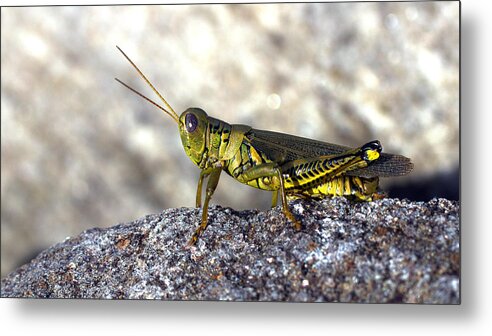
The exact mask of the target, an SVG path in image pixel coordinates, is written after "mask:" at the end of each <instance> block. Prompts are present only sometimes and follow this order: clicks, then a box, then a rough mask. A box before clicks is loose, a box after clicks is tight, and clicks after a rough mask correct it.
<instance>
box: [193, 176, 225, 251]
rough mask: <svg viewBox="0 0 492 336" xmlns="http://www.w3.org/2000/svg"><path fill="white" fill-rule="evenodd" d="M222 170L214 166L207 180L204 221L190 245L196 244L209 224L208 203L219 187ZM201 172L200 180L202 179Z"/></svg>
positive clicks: (203, 212)
mask: <svg viewBox="0 0 492 336" xmlns="http://www.w3.org/2000/svg"><path fill="white" fill-rule="evenodd" d="M221 172H222V168H221V167H218V168H213V169H212V171H211V172H210V177H209V179H208V181H207V189H206V191H205V193H206V194H205V202H204V203H203V208H202V222H201V224H200V226H199V227H198V228H197V229H196V230H195V233H193V236H192V237H191V239H190V241H189V242H188V246H192V245H195V243H196V242H197V240H198V237H200V235H201V234H202V233H203V231H205V229H206V228H207V224H208V203H209V202H210V198H212V195H213V194H214V191H215V188H217V184H218V183H219V178H220V173H221ZM201 176H202V175H201V174H200V180H202V178H201Z"/></svg>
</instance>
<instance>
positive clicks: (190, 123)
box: [185, 113, 198, 133]
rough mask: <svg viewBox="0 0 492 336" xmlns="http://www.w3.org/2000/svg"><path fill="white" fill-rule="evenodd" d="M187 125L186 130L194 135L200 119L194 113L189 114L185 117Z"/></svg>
mask: <svg viewBox="0 0 492 336" xmlns="http://www.w3.org/2000/svg"><path fill="white" fill-rule="evenodd" d="M185 125H186V130H187V131H188V132H189V133H192V132H194V131H195V129H196V126H198V119H197V118H196V116H195V115H194V114H193V113H188V114H187V115H186V117H185Z"/></svg>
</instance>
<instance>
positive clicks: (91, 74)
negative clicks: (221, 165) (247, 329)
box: [1, 2, 459, 277]
mask: <svg viewBox="0 0 492 336" xmlns="http://www.w3.org/2000/svg"><path fill="white" fill-rule="evenodd" d="M1 28H2V29H1V34H2V35H1V276H2V277H4V276H5V275H6V274H7V273H8V272H10V271H12V270H14V269H15V268H16V267H18V266H20V265H22V264H23V263H26V262H28V261H29V260H30V259H31V258H33V257H34V256H36V254H37V253H39V252H40V251H41V250H43V249H45V248H47V247H48V246H50V245H52V244H54V243H56V242H59V241H62V240H63V239H64V238H65V237H68V236H74V235H77V234H79V233H80V232H81V231H83V230H85V229H88V228H92V227H108V226H113V225H115V224H117V223H119V222H128V221H131V220H133V219H135V218H138V217H141V216H144V215H146V214H150V213H157V212H160V211H162V210H163V209H166V208H170V207H193V206H194V200H195V193H196V184H197V181H198V175H199V169H198V168H197V167H196V166H194V165H193V163H191V161H190V160H189V159H188V158H187V157H186V155H185V153H184V151H183V149H182V146H181V142H180V139H179V134H178V131H177V127H176V125H175V124H174V122H173V120H172V119H171V118H169V117H168V116H167V115H165V114H163V113H162V112H160V111H159V110H157V109H156V108H154V107H153V106H152V105H150V104H148V103H147V102H145V101H144V100H142V99H141V98H140V97H138V96H136V95H134V94H133V93H131V92H130V91H128V90H127V89H125V88H123V87H122V86H121V85H120V84H118V83H117V82H115V80H114V77H118V78H119V79H121V80H123V81H125V82H127V83H129V84H130V85H131V86H133V87H135V88H137V89H138V90H140V91H142V92H144V93H145V94H147V95H148V96H149V97H151V98H152V99H157V98H156V97H155V95H154V94H153V93H152V91H151V90H150V88H148V87H147V86H146V85H145V83H144V82H143V81H142V80H141V79H140V78H139V76H138V75H137V73H136V72H135V71H134V70H133V69H132V68H131V66H130V64H129V63H128V62H127V61H126V60H125V59H124V58H123V56H122V55H121V54H120V53H119V52H118V51H117V49H116V48H115V45H118V46H120V47H121V48H122V49H123V50H124V51H125V52H126V53H127V54H128V55H129V56H130V57H131V58H132V59H133V61H134V62H135V63H136V64H137V65H138V66H139V67H140V68H141V69H142V70H143V72H144V73H145V74H147V76H148V77H149V79H150V80H151V81H152V82H153V83H154V84H155V86H156V87H157V88H158V89H159V90H160V91H161V93H162V94H163V95H164V97H166V99H167V100H168V102H169V103H170V104H171V105H172V106H173V108H174V109H175V110H176V111H177V112H178V114H179V113H181V112H182V111H184V110H185V109H186V108H188V107H190V106H194V107H201V108H203V109H204V110H205V111H207V112H208V114H209V115H212V116H214V117H216V118H219V119H222V120H224V121H227V122H229V123H242V124H249V125H251V126H253V127H255V128H258V129H269V130H275V131H281V132H285V133H290V134H295V135H299V136H304V137H310V138H314V139H319V140H322V141H326V142H332V143H338V144H343V145H348V146H359V145H361V144H363V143H365V142H367V141H369V140H373V139H379V140H380V141H381V142H382V144H383V148H384V151H386V152H392V153H399V154H403V155H405V156H408V157H410V158H412V160H413V162H414V164H415V168H414V171H413V172H412V173H411V174H410V175H408V176H406V177H400V178H393V179H385V180H383V181H382V186H383V188H384V189H386V190H387V191H389V194H390V196H393V197H401V198H409V199H411V200H418V201H425V200H429V199H431V198H432V197H446V198H448V199H459V3H458V2H399V3H324V4H261V5H174V6H173V5H168V6H97V7H90V6H89V7H33V8H29V7H27V8H2V11H1ZM270 197H271V195H270V193H267V192H262V191H260V190H256V189H253V188H250V187H248V186H244V185H241V184H239V183H237V182H235V181H233V180H232V179H231V178H230V177H228V176H226V175H223V176H222V178H221V181H220V183H219V186H218V188H217V191H216V193H215V195H214V198H213V200H212V203H215V204H221V205H223V206H230V207H232V208H235V209H249V208H260V209H268V208H269V206H270Z"/></svg>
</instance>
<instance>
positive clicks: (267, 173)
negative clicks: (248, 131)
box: [236, 162, 301, 231]
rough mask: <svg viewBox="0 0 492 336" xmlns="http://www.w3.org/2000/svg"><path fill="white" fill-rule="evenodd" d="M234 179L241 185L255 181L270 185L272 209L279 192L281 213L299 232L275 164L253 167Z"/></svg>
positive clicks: (280, 175)
mask: <svg viewBox="0 0 492 336" xmlns="http://www.w3.org/2000/svg"><path fill="white" fill-rule="evenodd" d="M236 179H237V180H238V181H240V182H242V183H246V184H247V183H248V182H251V181H254V180H257V179H261V180H262V183H264V184H265V183H267V184H269V185H270V187H271V190H272V191H273V196H272V207H274V206H275V205H276V204H277V197H278V193H279V192H280V198H281V200H282V207H283V209H282V210H283V213H284V214H285V216H287V218H288V219H290V221H291V222H292V223H294V227H295V229H296V230H297V231H299V230H301V223H300V222H299V221H298V220H297V219H296V218H295V217H294V215H293V214H292V212H290V210H289V206H288V204H287V193H286V192H285V185H284V179H283V176H282V171H281V170H280V167H279V166H278V164H277V163H274V162H270V163H263V164H260V165H256V166H253V167H251V168H249V169H247V170H245V171H244V172H242V173H241V174H240V175H239V176H237V177H236Z"/></svg>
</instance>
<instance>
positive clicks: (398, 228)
mask: <svg viewBox="0 0 492 336" xmlns="http://www.w3.org/2000/svg"><path fill="white" fill-rule="evenodd" d="M290 207H291V209H292V210H293V212H294V214H295V215H296V216H297V217H298V218H300V219H301V220H302V223H303V226H304V227H303V230H302V231H300V232H296V231H295V230H294V228H293V225H292V223H290V222H288V220H287V219H286V218H285V216H284V215H283V214H282V209H281V207H276V208H274V209H271V210H269V211H259V210H249V211H235V210H233V209H231V208H222V207H220V206H212V207H211V208H210V211H209V226H208V228H207V230H206V231H205V233H204V234H203V235H202V236H201V238H200V239H199V241H198V243H197V245H196V246H195V247H192V248H190V249H186V248H185V246H186V243H187V241H188V239H189V238H190V236H191V234H192V233H193V230H194V229H195V227H196V226H197V223H198V221H199V218H200V211H199V210H198V209H193V208H180V209H168V210H166V211H164V212H162V213H160V214H155V215H148V216H146V217H144V218H140V219H137V220H135V221H133V222H130V223H125V224H119V225H116V226H113V227H111V228H106V229H100V228H94V229H90V230H87V231H84V232H83V233H82V234H80V235H79V236H77V237H74V238H67V239H66V240H65V241H63V242H61V243H59V244H56V245H54V246H52V247H50V248H48V249H47V250H45V251H44V252H42V253H41V254H39V255H38V256H37V257H36V258H35V259H33V260H32V261H31V262H30V263H28V264H26V265H24V266H22V267H20V268H19V269H17V270H15V271H14V272H12V273H10V274H9V275H8V276H7V277H6V278H4V279H3V280H2V281H1V296H2V297H35V298H106V299H123V298H124V299H144V298H145V299H165V300H234V301H299V302H312V301H316V302H406V303H438V304H459V303H460V278H459V274H460V241H459V237H460V227H459V221H460V215H459V208H460V205H459V203H458V202H456V201H449V200H446V199H432V200H431V201H429V202H411V201H408V200H399V199H383V200H378V201H375V202H370V203H353V202H351V201H348V200H346V199H344V198H333V199H325V200H321V201H317V200H296V201H294V202H292V203H290Z"/></svg>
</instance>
